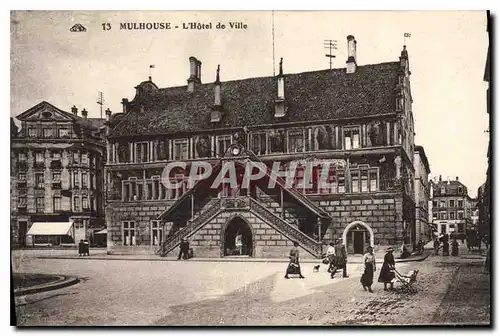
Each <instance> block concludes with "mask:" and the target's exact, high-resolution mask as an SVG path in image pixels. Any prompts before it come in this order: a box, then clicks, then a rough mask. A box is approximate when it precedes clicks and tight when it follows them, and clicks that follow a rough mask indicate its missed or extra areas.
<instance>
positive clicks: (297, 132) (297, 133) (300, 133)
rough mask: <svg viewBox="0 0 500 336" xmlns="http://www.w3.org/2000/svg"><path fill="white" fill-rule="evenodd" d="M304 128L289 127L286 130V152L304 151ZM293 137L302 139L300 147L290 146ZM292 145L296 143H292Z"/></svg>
mask: <svg viewBox="0 0 500 336" xmlns="http://www.w3.org/2000/svg"><path fill="white" fill-rule="evenodd" d="M305 133H306V132H305V130H304V129H290V130H288V131H287V132H286V150H287V153H303V152H305V151H306V139H305ZM292 138H294V139H296V140H298V139H299V138H300V140H301V141H302V148H298V146H295V147H292V142H291V139H292ZM294 145H296V144H295V143H294Z"/></svg>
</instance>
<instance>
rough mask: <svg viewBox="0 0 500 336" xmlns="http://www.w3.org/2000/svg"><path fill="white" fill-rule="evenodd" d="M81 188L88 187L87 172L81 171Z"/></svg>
mask: <svg viewBox="0 0 500 336" xmlns="http://www.w3.org/2000/svg"><path fill="white" fill-rule="evenodd" d="M81 175H82V189H87V188H88V187H89V174H88V173H87V172H82V173H81Z"/></svg>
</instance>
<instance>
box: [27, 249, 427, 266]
mask: <svg viewBox="0 0 500 336" xmlns="http://www.w3.org/2000/svg"><path fill="white" fill-rule="evenodd" d="M91 253H92V251H91ZM429 255H430V252H429V251H425V252H424V254H422V255H420V256H411V257H409V258H406V259H397V258H396V263H401V262H412V261H422V260H425V259H426V258H427V257H428V256H429ZM34 257H35V258H38V259H78V260H85V259H90V260H145V261H177V258H175V257H160V256H157V255H153V254H148V255H129V254H127V255H125V254H123V255H122V254H106V252H104V253H103V252H101V251H99V252H97V253H94V254H91V255H90V256H87V257H79V256H78V255H49V256H34ZM375 258H376V260H377V262H378V263H382V262H383V260H384V254H383V253H382V254H375ZM347 260H348V263H349V264H360V263H363V256H362V255H349V256H348V257H347ZM288 261H289V259H288V258H252V257H246V256H242V257H224V258H202V257H194V258H192V259H189V260H182V262H278V263H286V262H288ZM321 261H322V260H321V259H306V258H304V259H301V261H300V262H301V263H315V264H321ZM179 262H181V261H179Z"/></svg>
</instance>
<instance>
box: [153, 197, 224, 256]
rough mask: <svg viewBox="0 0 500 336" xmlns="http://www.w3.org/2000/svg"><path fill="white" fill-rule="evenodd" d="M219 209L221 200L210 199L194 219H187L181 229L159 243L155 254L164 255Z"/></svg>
mask: <svg viewBox="0 0 500 336" xmlns="http://www.w3.org/2000/svg"><path fill="white" fill-rule="evenodd" d="M220 210H221V200H220V199H218V198H214V199H212V200H210V201H209V202H208V203H207V205H206V206H205V207H204V208H203V209H202V210H201V211H200V212H199V214H198V215H197V216H195V217H194V220H192V221H189V222H188V224H186V226H184V227H183V228H182V229H180V230H178V231H176V232H174V233H173V234H172V235H170V236H168V237H167V238H166V239H165V241H164V242H163V243H162V244H161V246H160V248H159V249H158V250H157V251H156V254H158V255H160V256H162V257H165V256H166V255H167V254H168V253H169V252H170V251H172V250H173V249H174V248H176V247H177V246H178V245H179V244H180V243H181V240H182V239H183V238H186V237H188V236H189V235H191V234H192V233H194V232H196V231H197V230H198V229H199V228H201V227H202V226H203V225H204V224H205V223H206V222H208V221H209V220H211V219H212V218H213V217H215V216H217V215H218V214H219V212H220Z"/></svg>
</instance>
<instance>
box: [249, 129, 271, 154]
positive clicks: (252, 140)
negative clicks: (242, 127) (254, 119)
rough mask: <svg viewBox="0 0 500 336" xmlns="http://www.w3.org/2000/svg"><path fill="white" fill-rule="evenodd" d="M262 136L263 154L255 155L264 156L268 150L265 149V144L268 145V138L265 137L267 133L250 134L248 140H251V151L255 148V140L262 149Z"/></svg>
mask: <svg viewBox="0 0 500 336" xmlns="http://www.w3.org/2000/svg"><path fill="white" fill-rule="evenodd" d="M262 136H264V152H263V153H262V152H260V153H255V154H256V155H266V154H267V153H268V149H267V147H268V146H267V144H268V141H269V140H268V137H267V133H266V132H255V133H252V134H251V137H250V140H251V143H250V144H251V147H250V148H251V150H252V151H253V150H254V148H255V146H254V141H255V139H258V140H259V145H260V146H259V147H261V149H262V142H261V141H262V138H261V137H262Z"/></svg>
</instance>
